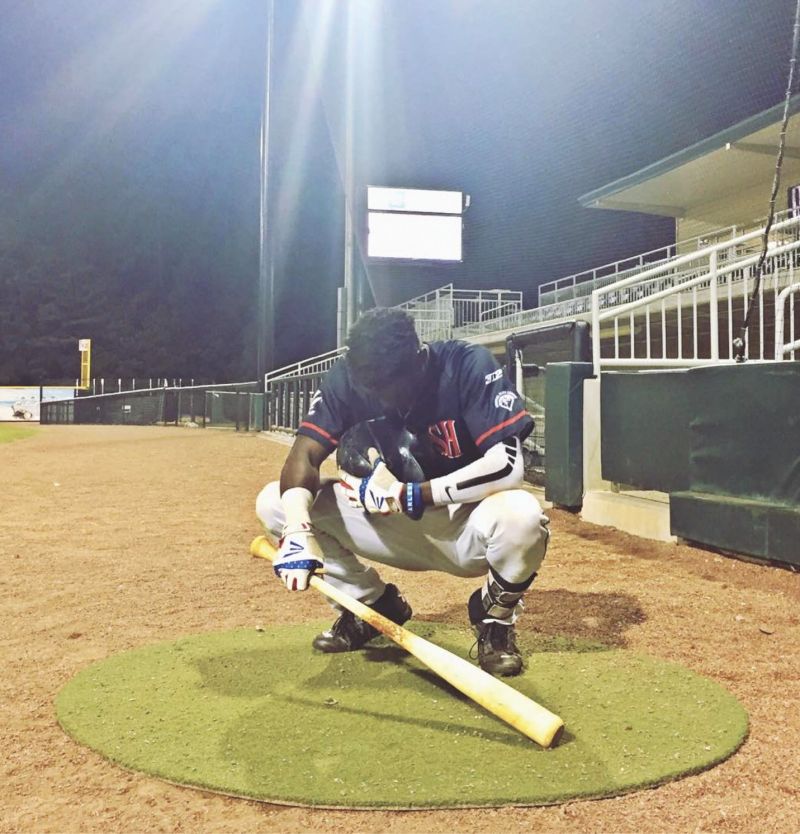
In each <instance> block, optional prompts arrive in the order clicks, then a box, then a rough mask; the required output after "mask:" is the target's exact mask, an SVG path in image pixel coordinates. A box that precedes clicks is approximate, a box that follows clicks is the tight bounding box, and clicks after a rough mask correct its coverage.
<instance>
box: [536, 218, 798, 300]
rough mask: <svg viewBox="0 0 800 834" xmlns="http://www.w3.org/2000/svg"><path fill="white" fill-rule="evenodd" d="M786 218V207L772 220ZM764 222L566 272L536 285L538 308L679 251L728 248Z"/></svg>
mask: <svg viewBox="0 0 800 834" xmlns="http://www.w3.org/2000/svg"><path fill="white" fill-rule="evenodd" d="M789 217H790V210H789V209H787V210H785V211H783V212H779V213H777V214H776V215H775V222H776V223H779V222H781V221H782V220H786V219H788V218H789ZM765 224H766V218H763V219H761V220H758V221H753V223H751V224H749V225H745V226H727V227H725V228H721V229H717V230H715V231H713V232H708V233H706V234H703V235H698V236H697V237H693V238H686V239H684V240H680V241H678V242H677V243H671V244H669V245H668V246H662V247H660V248H659V249H652V250H650V251H649V252H642V253H641V254H639V255H633V256H631V257H629V258H623V259H622V260H619V261H614V262H612V263H608V264H603V266H598V267H595V268H594V269H587V270H584V271H583V272H578V273H576V274H574V275H567V276H566V277H564V278H559V279H557V280H555V281H548V282H547V283H545V284H541V285H540V286H539V289H538V298H539V307H547V306H551V305H556V304H558V303H559V302H568V301H570V300H572V299H576V298H580V297H586V298H587V299H588V297H589V296H590V295H591V294H592V291H593V290H596V289H599V288H600V287H604V286H608V285H609V284H613V283H615V282H617V281H621V280H622V279H624V278H631V277H633V276H634V275H638V274H641V273H642V272H644V271H645V270H646V269H649V268H650V267H653V266H656V265H658V264H665V263H666V262H667V261H670V260H672V258H675V257H677V256H678V255H680V254H682V253H686V252H690V251H700V250H704V249H706V248H708V247H709V246H712V245H716V244H719V243H726V244H727V246H728V247H729V246H730V245H731V243H732V242H733V241H735V240H736V239H738V238H740V237H741V236H742V235H745V234H747V233H749V232H752V231H754V230H756V231H759V232H760V230H761V229H763V228H764V225H765Z"/></svg>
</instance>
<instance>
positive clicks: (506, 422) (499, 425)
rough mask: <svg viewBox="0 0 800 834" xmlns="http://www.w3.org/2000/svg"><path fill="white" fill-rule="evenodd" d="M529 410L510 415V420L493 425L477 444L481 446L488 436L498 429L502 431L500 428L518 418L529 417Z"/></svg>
mask: <svg viewBox="0 0 800 834" xmlns="http://www.w3.org/2000/svg"><path fill="white" fill-rule="evenodd" d="M527 416H528V412H527V411H524V410H523V411H520V412H518V413H517V414H515V415H514V416H513V417H509V418H508V420H504V421H503V422H502V423H498V424H497V425H496V426H492V428H490V429H489V430H488V431H485V432H484V433H483V434H482V435H481V436H480V437H479V438H478V439H477V440H476V441H475V445H476V446H480V445H481V443H483V441H484V440H486V438H487V437H489V436H490V435H492V434H494V433H495V432H496V431H500V429H504V428H505V427H506V426H510V425H511V424H512V423H516V422H517V420H521V419H522V418H523V417H527Z"/></svg>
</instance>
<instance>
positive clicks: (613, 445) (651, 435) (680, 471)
mask: <svg viewBox="0 0 800 834" xmlns="http://www.w3.org/2000/svg"><path fill="white" fill-rule="evenodd" d="M694 407H695V403H694V402H693V401H692V397H691V396H690V386H689V375H688V372H687V371H685V370H680V371H657V372H653V373H649V372H647V373H632V372H629V373H617V372H605V373H603V375H602V380H601V386H600V414H601V416H600V420H601V432H602V448H601V461H602V464H601V466H602V476H603V478H605V480H607V481H614V482H616V483H621V484H629V485H631V486H634V487H637V488H638V489H652V490H660V491H662V492H672V491H674V490H680V489H686V488H687V487H688V486H689V447H690V431H689V423H690V420H691V417H692V413H693V409H694Z"/></svg>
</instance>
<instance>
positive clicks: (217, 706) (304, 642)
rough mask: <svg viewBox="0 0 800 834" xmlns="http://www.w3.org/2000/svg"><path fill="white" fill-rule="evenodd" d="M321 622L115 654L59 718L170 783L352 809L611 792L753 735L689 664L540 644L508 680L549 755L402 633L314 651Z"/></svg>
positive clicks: (460, 636) (126, 762)
mask: <svg viewBox="0 0 800 834" xmlns="http://www.w3.org/2000/svg"><path fill="white" fill-rule="evenodd" d="M323 625H324V624H322V623H311V624H307V625H303V626H294V627H281V628H270V629H269V630H267V631H257V630H255V629H253V630H237V631H228V632H221V633H219V632H218V633H209V634H202V635H197V636H193V637H188V638H185V639H181V640H177V641H175V642H172V643H162V644H158V645H153V646H147V647H144V648H141V649H136V650H134V651H129V652H125V653H123V654H119V655H116V656H113V657H110V658H108V659H106V660H103V661H101V662H99V663H95V664H94V665H92V666H90V667H88V668H87V669H84V670H83V671H82V672H80V673H79V674H78V675H76V676H75V677H74V678H73V679H72V680H71V681H69V682H68V683H67V684H66V686H65V687H64V688H63V689H62V690H61V692H60V693H59V695H58V697H57V700H56V711H57V716H58V720H59V722H60V723H61V725H62V726H63V727H64V729H65V730H66V731H67V732H68V733H69V734H70V735H72V736H73V737H74V738H75V739H77V740H78V741H79V742H81V743H83V744H86V745H87V746H89V747H91V748H93V749H94V750H97V751H99V752H100V753H102V754H103V755H105V756H107V757H108V758H109V759H111V760H112V761H115V762H118V763H119V764H121V765H123V766H125V767H128V768H131V769H133V770H139V771H144V772H146V773H149V774H152V775H153V776H157V777H160V778H163V779H167V780H169V781H171V782H177V783H181V784H186V785H193V786H198V787H202V788H205V789H210V790H214V791H220V792H223V793H230V794H236V795H241V796H247V797H252V798H254V799H260V800H267V801H273V802H282V803H289V804H298V805H314V806H330V807H340V806H342V807H358V808H370V807H392V808H414V807H431V806H435V807H466V806H497V805H506V804H519V805H538V804H547V803H553V802H559V801H563V800H566V799H572V798H578V797H597V796H607V795H613V794H619V793H623V792H625V791H629V790H633V789H636V788H641V787H646V786H651V785H655V784H658V783H660V782H663V781H667V780H669V779H674V778H676V777H678V776H681V775H685V774H687V773H694V772H697V771H700V770H703V769H705V768H708V767H711V766H712V765H714V764H715V763H717V762H720V761H722V760H723V759H725V758H727V757H728V756H729V755H731V753H733V752H734V751H735V750H736V749H737V748H738V747H739V745H740V744H741V743H742V741H743V740H744V738H745V736H746V733H747V714H746V712H745V711H744V709H743V708H742V706H741V705H740V704H739V703H738V701H736V699H735V698H734V697H733V696H732V695H731V694H730V693H728V692H727V691H726V690H725V689H723V688H722V687H721V686H719V685H718V684H716V683H714V682H713V681H711V680H709V679H707V678H703V677H701V676H699V675H696V674H694V673H692V672H690V671H689V670H687V669H685V668H683V667H681V666H678V665H676V664H672V663H665V662H663V661H659V660H656V659H653V658H649V657H644V656H640V655H633V654H630V653H628V652H624V651H597V650H592V649H597V647H596V646H595V647H592V646H587V645H582V646H577V647H576V646H573V648H578V649H580V650H579V651H564V650H563V648H562V649H561V650H559V646H554V645H553V644H552V643H550V644H545V643H541V644H536V642H535V641H534V642H533V643H529V645H528V646H527V650H528V651H529V652H531V651H532V650H534V649H535V650H538V651H532V653H530V654H529V656H528V658H527V670H526V672H525V674H524V675H522V676H521V677H519V678H515V679H514V680H513V681H511V684H512V685H513V686H514V687H515V688H517V689H520V690H521V691H523V692H524V693H525V694H527V695H528V696H529V697H531V698H533V699H534V700H536V701H538V702H539V703H541V704H543V705H545V706H546V707H548V708H549V709H551V710H553V711H554V712H556V713H558V714H559V715H560V716H561V717H562V718H563V719H564V721H565V723H566V731H565V733H564V736H563V737H562V740H561V742H560V743H559V745H558V746H557V747H555V748H553V749H551V750H543V749H542V748H540V747H538V746H537V745H536V744H535V743H534V742H532V741H530V740H528V739H527V738H525V737H523V736H521V735H520V734H519V733H518V732H516V731H515V730H513V729H512V728H511V727H509V726H508V725H506V724H505V723H503V722H502V721H500V720H499V719H497V718H495V717H494V716H492V715H490V714H489V713H487V712H485V711H484V710H483V709H481V708H480V707H478V706H476V705H475V704H474V703H473V702H472V701H470V700H468V699H466V698H465V697H464V696H462V695H460V693H457V692H456V691H455V690H453V689H452V688H451V687H450V686H449V685H447V684H446V683H444V682H443V681H441V680H440V679H439V678H437V677H436V676H435V675H433V674H432V673H431V672H429V671H428V670H427V669H426V668H425V667H424V666H423V665H422V664H420V663H418V662H417V661H416V660H415V659H414V658H412V657H410V656H409V655H407V654H406V653H405V652H403V651H402V650H400V649H399V648H397V647H395V646H394V645H393V644H389V643H385V642H383V641H382V640H381V641H380V642H378V645H377V646H376V647H375V648H374V649H371V650H366V651H361V652H355V653H352V654H341V655H321V654H318V653H314V652H312V651H311V649H310V646H309V644H310V640H311V638H312V636H313V635H314V634H315V633H316V632H317V631H318V630H319V628H320V627H321V626H323ZM414 630H415V631H417V633H420V634H421V635H422V636H423V637H426V638H428V639H433V640H435V641H436V642H437V643H439V644H440V645H443V646H444V647H445V648H448V649H450V650H452V651H455V652H457V653H459V654H462V655H465V654H466V653H467V652H468V650H469V647H470V644H471V640H472V638H471V635H470V634H469V633H468V632H467V631H466V630H463V631H460V630H457V629H451V628H443V627H440V626H433V625H432V624H428V623H420V624H416V625H415V627H414ZM532 639H533V638H528V640H529V641H530V640H532ZM524 644H525V638H523V645H524ZM563 645H568V641H566V642H565V643H562V647H563Z"/></svg>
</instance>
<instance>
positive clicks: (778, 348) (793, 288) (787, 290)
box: [775, 266, 800, 360]
mask: <svg viewBox="0 0 800 834" xmlns="http://www.w3.org/2000/svg"><path fill="white" fill-rule="evenodd" d="M789 274H790V276H791V279H790V280H793V279H794V267H793V266H792V267H791V268H790V273H789ZM799 291H800V284H795V283H792V284H790V285H789V286H788V287H784V288H783V289H782V290H781V291H780V292H779V293H778V298H777V299H776V302H775V359H776V360H781V359H783V357H784V356H786V354H787V353H790V354H791V356H790V357H789V358H790V359H794V358H795V351H796V350H799V349H800V339H796V338H795V312H794V297H795V294H796V293H797V292H799ZM787 298H788V299H789V341H788V342H787V341H786V329H785V327H784V325H785V320H786V299H787Z"/></svg>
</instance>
